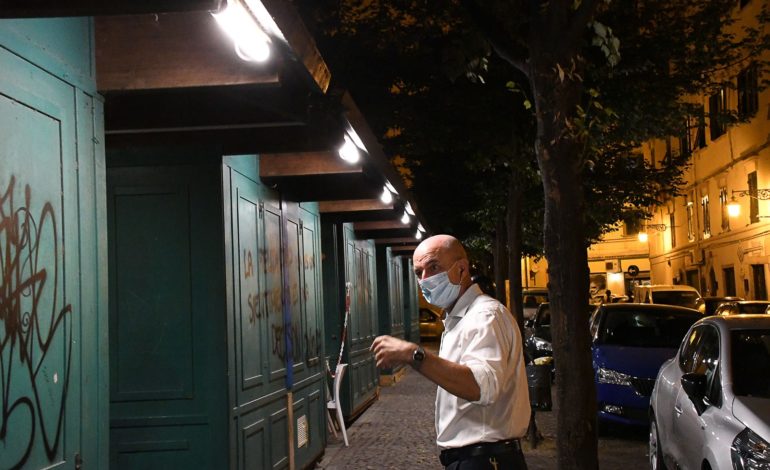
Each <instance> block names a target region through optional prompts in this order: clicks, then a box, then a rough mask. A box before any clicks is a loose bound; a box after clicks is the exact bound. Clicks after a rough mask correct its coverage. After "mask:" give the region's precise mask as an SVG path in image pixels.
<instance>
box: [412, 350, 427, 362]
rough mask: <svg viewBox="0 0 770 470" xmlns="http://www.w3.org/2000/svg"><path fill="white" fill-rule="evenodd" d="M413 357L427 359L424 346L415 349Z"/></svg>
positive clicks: (420, 359)
mask: <svg viewBox="0 0 770 470" xmlns="http://www.w3.org/2000/svg"><path fill="white" fill-rule="evenodd" d="M412 359H414V360H415V361H422V360H423V359H425V350H424V349H422V347H418V348H417V349H415V351H414V353H413V354H412Z"/></svg>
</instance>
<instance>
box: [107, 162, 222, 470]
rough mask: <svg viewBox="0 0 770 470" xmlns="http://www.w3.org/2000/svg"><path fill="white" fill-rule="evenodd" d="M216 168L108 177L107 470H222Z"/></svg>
mask: <svg viewBox="0 0 770 470" xmlns="http://www.w3.org/2000/svg"><path fill="white" fill-rule="evenodd" d="M165 156H166V154H165V153H164V152H161V151H159V152H157V153H156V154H155V155H154V160H155V161H162V159H163V158H164V157H165ZM108 157H112V156H108ZM217 163H218V162H216V161H212V163H211V164H208V165H200V166H198V165H194V166H193V165H190V166H166V167H163V166H142V167H118V168H110V169H109V170H108V212H109V221H110V230H109V242H110V243H109V245H110V256H109V266H110V367H111V374H110V398H111V412H110V415H111V416H110V427H111V432H110V467H111V468H112V469H142V470H147V469H158V470H161V469H163V470H165V469H187V468H196V469H212V470H213V469H220V468H224V467H225V466H226V462H227V459H228V457H227V448H228V439H227V360H226V357H227V356H226V349H225V344H226V333H225V331H226V327H225V325H226V316H225V294H224V292H225V281H224V256H223V255H222V247H223V240H222V231H221V229H220V226H219V225H218V224H217V223H215V221H219V220H221V204H220V198H219V195H220V194H221V189H220V178H219V175H218V172H219V165H218V164H217Z"/></svg>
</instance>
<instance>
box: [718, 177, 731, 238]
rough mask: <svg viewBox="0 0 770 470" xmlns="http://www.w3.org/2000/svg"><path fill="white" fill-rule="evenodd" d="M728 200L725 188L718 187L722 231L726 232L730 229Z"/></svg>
mask: <svg viewBox="0 0 770 470" xmlns="http://www.w3.org/2000/svg"><path fill="white" fill-rule="evenodd" d="M729 203H730V200H729V199H728V198H727V188H720V189H719V208H720V211H721V212H722V231H723V232H727V231H729V230H730V215H729V214H728V213H727V205H728V204H729Z"/></svg>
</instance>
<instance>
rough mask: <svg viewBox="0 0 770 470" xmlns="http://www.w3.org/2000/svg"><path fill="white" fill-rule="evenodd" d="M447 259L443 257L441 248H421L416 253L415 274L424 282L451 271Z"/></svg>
mask: <svg viewBox="0 0 770 470" xmlns="http://www.w3.org/2000/svg"><path fill="white" fill-rule="evenodd" d="M446 258H447V257H446V256H443V253H442V250H441V248H440V247H439V246H435V245H434V246H430V245H429V246H424V247H423V246H421V247H419V248H418V250H417V251H415V252H414V257H413V261H414V274H415V275H416V276H417V279H418V280H420V281H422V280H423V279H427V278H429V277H431V276H435V275H436V274H439V273H442V272H444V271H446V270H447V269H449V268H450V267H451V266H447V265H446V263H447V259H446ZM450 264H451V263H450Z"/></svg>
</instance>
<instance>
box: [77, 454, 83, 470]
mask: <svg viewBox="0 0 770 470" xmlns="http://www.w3.org/2000/svg"><path fill="white" fill-rule="evenodd" d="M81 468H83V457H81V456H80V454H75V470H80V469H81Z"/></svg>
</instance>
